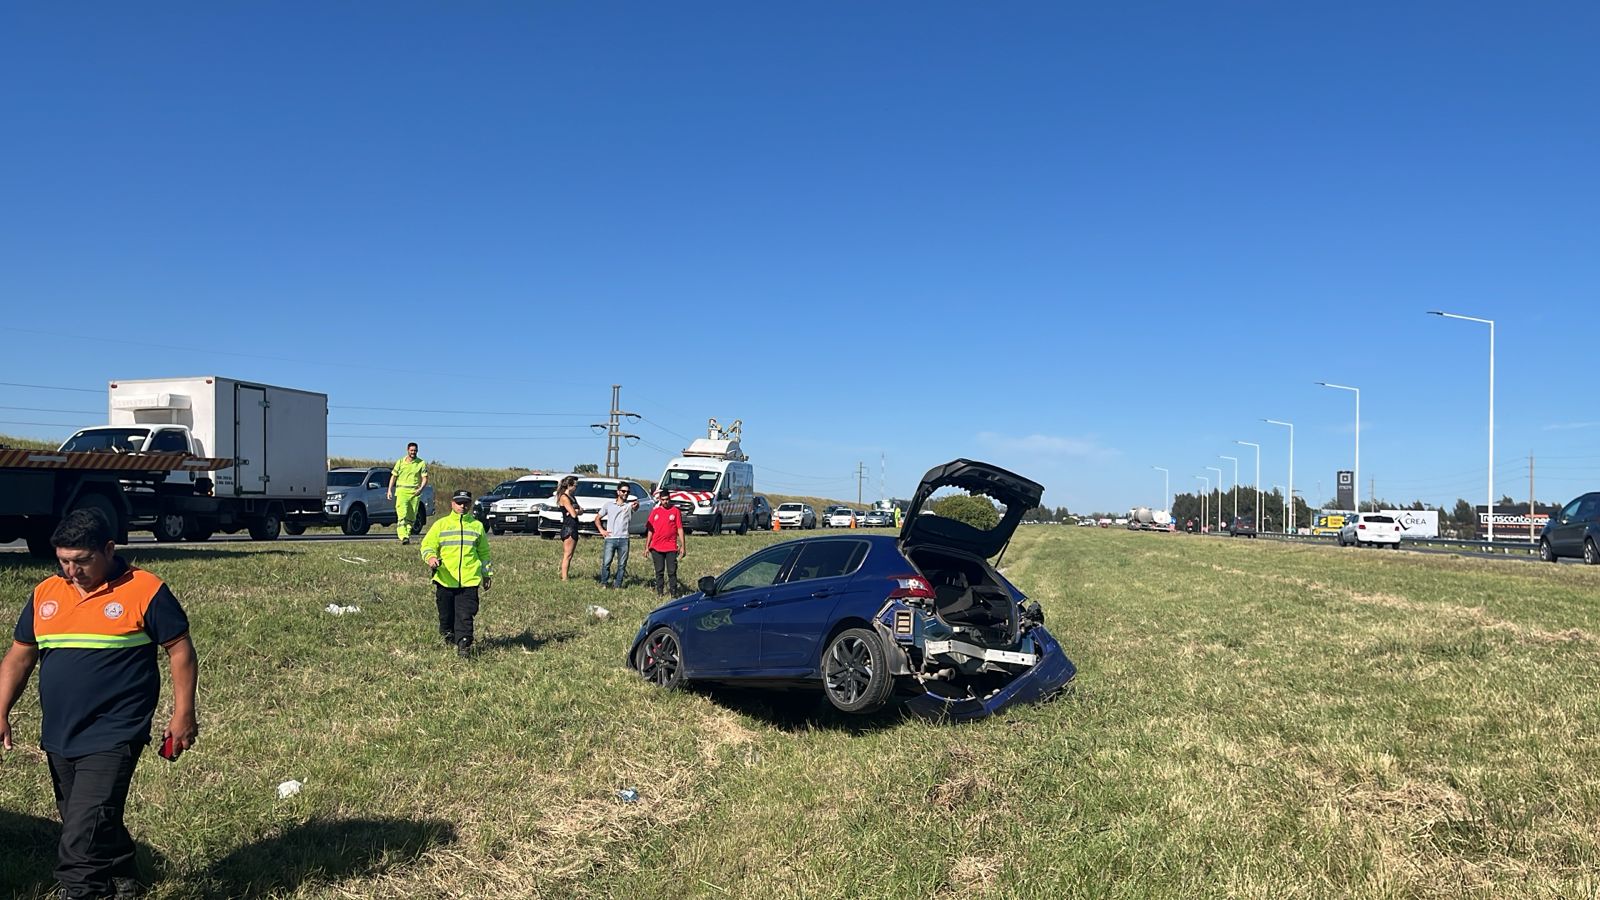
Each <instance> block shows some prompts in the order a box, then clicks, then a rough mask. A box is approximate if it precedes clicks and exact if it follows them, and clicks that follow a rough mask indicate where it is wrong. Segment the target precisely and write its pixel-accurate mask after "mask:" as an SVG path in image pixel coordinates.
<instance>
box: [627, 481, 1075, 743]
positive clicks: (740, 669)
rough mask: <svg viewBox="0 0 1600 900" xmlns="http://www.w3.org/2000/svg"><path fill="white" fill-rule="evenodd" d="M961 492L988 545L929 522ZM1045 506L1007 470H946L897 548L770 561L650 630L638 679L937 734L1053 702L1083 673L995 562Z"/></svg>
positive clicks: (643, 640)
mask: <svg viewBox="0 0 1600 900" xmlns="http://www.w3.org/2000/svg"><path fill="white" fill-rule="evenodd" d="M950 490H962V491H966V492H968V493H970V494H974V495H980V496H983V497H987V498H989V499H990V500H992V501H993V502H994V503H995V504H996V506H997V509H998V511H999V518H998V522H997V523H996V524H995V525H994V527H992V528H989V529H980V528H975V527H973V526H971V525H969V524H967V523H965V522H961V521H958V520H955V519H950V518H945V517H942V516H939V515H936V514H934V513H933V512H932V511H931V510H930V509H928V508H927V507H928V506H929V503H930V501H931V500H932V499H933V498H934V496H935V494H936V493H938V492H940V491H950ZM1043 495H1044V488H1043V486H1041V485H1040V484H1038V483H1037V482H1034V481H1031V480H1029V479H1027V478H1023V477H1022V476H1020V475H1017V474H1015V473H1013V472H1008V471H1006V470H1005V469H1002V468H999V467H998V466H993V465H989V464H987V463H982V462H975V461H972V460H967V459H958V460H954V461H952V462H949V463H946V464H944V465H942V466H937V467H935V468H933V469H931V470H929V472H928V474H927V475H925V476H923V479H922V483H921V485H920V486H919V487H918V488H917V493H916V496H915V497H914V498H913V499H912V501H911V507H910V509H909V510H907V512H906V517H905V524H904V526H903V527H902V528H901V529H900V535H899V536H898V538H895V537H889V536H887V535H870V534H849V533H846V534H840V535H829V536H826V537H810V538H802V539H800V540H795V541H786V542H784V543H781V544H774V545H772V546H769V547H765V548H763V549H761V550H758V551H756V552H755V553H753V554H751V555H750V556H748V557H746V558H744V559H743V560H741V561H740V562H739V563H738V564H736V565H734V566H733V567H732V568H730V569H728V571H726V572H724V573H722V574H721V575H719V576H716V577H710V576H707V577H705V578H702V579H700V583H699V585H698V586H699V588H700V591H699V592H698V593H694V594H690V595H689V596H687V597H680V598H678V599H676V600H673V601H671V602H668V603H664V604H662V605H661V606H659V607H657V608H656V609H655V610H653V611H652V612H651V613H650V614H649V615H648V616H646V617H645V620H644V623H643V624H642V625H640V626H639V633H638V634H637V635H636V636H635V637H634V640H633V643H632V645H631V646H630V648H629V653H628V663H629V665H631V666H632V667H633V668H634V669H636V670H637V671H638V672H639V673H640V674H641V675H643V676H644V677H645V678H647V679H649V680H650V681H652V682H654V683H655V684H657V685H659V686H661V687H663V688H672V687H677V686H679V685H682V684H684V683H685V682H690V681H694V682H710V683H727V684H739V685H742V686H764V687H770V688H774V689H780V690H781V689H795V688H803V689H811V690H815V689H817V688H821V689H822V691H823V693H824V694H825V695H826V696H827V698H828V701H829V702H830V703H832V704H833V706H834V707H836V708H838V709H839V710H841V711H843V712H848V713H868V712H872V711H875V710H878V709H880V708H882V707H884V706H885V705H886V704H888V703H890V702H895V701H898V702H901V703H903V704H904V705H905V707H906V708H907V709H909V710H911V711H912V712H915V713H918V714H921V715H925V716H929V717H933V718H940V719H953V720H963V719H978V718H982V717H984V716H988V715H992V714H993V713H996V712H998V711H1000V710H1001V709H1003V708H1005V707H1007V706H1010V705H1012V704H1015V703H1029V702H1036V701H1040V700H1045V699H1048V698H1049V697H1051V696H1053V695H1055V694H1056V693H1057V692H1058V691H1060V690H1061V688H1062V687H1063V686H1064V685H1065V684H1066V683H1067V682H1068V681H1070V680H1071V679H1072V676H1073V675H1074V674H1075V673H1076V671H1077V669H1076V667H1074V666H1073V664H1072V660H1070V659H1068V658H1067V655H1066V652H1065V651H1064V650H1062V648H1061V645H1060V644H1059V643H1057V642H1056V639H1055V638H1054V637H1053V636H1051V634H1050V632H1049V631H1047V630H1045V627H1044V613H1043V611H1042V610H1040V608H1039V604H1038V603H1029V602H1028V599H1027V598H1026V597H1025V596H1023V594H1022V592H1021V591H1019V590H1017V588H1016V587H1015V586H1014V585H1012V584H1011V582H1009V581H1007V580H1006V578H1005V576H1003V575H1001V574H1000V573H999V572H998V571H996V570H995V568H994V567H993V566H992V565H991V564H990V562H989V560H991V559H996V558H997V557H998V556H999V555H1000V554H1001V552H1002V551H1003V550H1004V549H1005V546H1006V544H1007V542H1009V541H1010V539H1011V536H1012V534H1013V533H1014V532H1015V531H1016V528H1017V523H1018V522H1019V521H1020V520H1021V519H1022V514H1023V513H1024V512H1025V511H1027V510H1029V509H1031V508H1033V507H1035V506H1038V505H1039V501H1040V499H1041V498H1042V497H1043Z"/></svg>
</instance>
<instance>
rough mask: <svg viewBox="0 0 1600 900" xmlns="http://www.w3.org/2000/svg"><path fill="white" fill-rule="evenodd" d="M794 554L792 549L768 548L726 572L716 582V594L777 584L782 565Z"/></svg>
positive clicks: (784, 547) (781, 547)
mask: <svg viewBox="0 0 1600 900" xmlns="http://www.w3.org/2000/svg"><path fill="white" fill-rule="evenodd" d="M793 554H794V548H793V547H787V546H782V545H780V546H777V547H768V548H767V549H765V550H762V551H761V552H759V553H757V554H756V555H754V556H752V557H750V558H748V559H746V560H744V561H743V562H741V563H739V564H737V565H735V566H734V567H733V568H731V569H729V570H728V571H727V574H725V575H723V576H722V578H720V579H719V580H718V582H717V593H719V594H721V593H726V592H728V591H736V590H739V589H740V588H749V587H768V586H770V585H772V584H774V583H776V582H777V580H778V576H779V575H781V574H782V573H783V567H784V564H785V563H787V562H788V561H789V557H790V556H791V555H793Z"/></svg>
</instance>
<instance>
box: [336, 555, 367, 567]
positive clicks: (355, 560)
mask: <svg viewBox="0 0 1600 900" xmlns="http://www.w3.org/2000/svg"><path fill="white" fill-rule="evenodd" d="M339 561H340V562H347V563H350V564H351V565H354V566H363V565H366V563H367V561H366V560H365V559H363V558H362V557H359V556H341V557H339Z"/></svg>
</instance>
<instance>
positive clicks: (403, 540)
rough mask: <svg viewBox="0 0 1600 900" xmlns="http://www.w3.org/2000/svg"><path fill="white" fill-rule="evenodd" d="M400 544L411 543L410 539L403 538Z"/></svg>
mask: <svg viewBox="0 0 1600 900" xmlns="http://www.w3.org/2000/svg"><path fill="white" fill-rule="evenodd" d="M400 543H402V544H409V543H411V538H408V537H403V538H401V539H400Z"/></svg>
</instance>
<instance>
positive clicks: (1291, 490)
mask: <svg viewBox="0 0 1600 900" xmlns="http://www.w3.org/2000/svg"><path fill="white" fill-rule="evenodd" d="M1261 421H1263V422H1266V423H1268V424H1269V425H1287V426H1289V512H1290V513H1291V517H1298V516H1299V510H1297V509H1295V508H1294V423H1293V422H1283V421H1280V420H1278V419H1262V420H1261ZM1284 521H1286V522H1287V521H1289V520H1288V519H1285V520H1284ZM1293 524H1294V527H1292V528H1290V529H1289V530H1290V531H1295V530H1298V529H1299V527H1300V523H1299V522H1295V523H1293Z"/></svg>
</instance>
